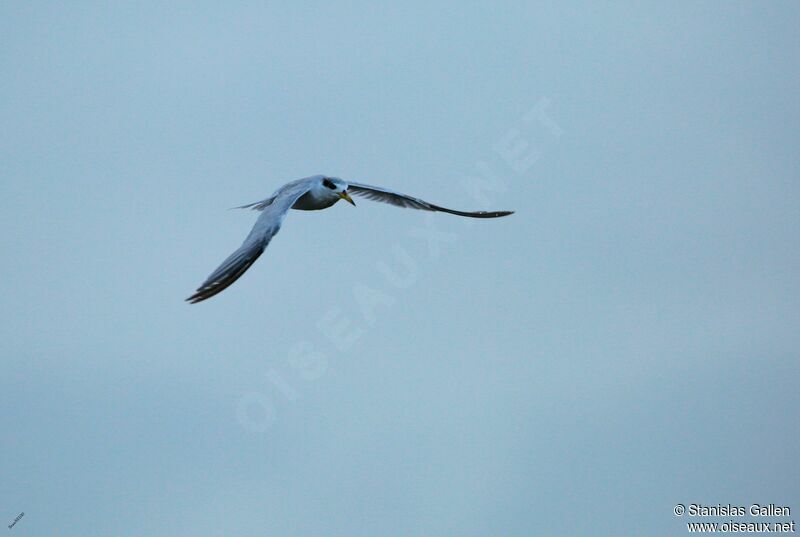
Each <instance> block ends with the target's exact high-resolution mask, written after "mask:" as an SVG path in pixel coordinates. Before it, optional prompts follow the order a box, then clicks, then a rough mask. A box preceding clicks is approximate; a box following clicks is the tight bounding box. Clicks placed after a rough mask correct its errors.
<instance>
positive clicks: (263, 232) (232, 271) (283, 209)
mask: <svg viewBox="0 0 800 537" xmlns="http://www.w3.org/2000/svg"><path fill="white" fill-rule="evenodd" d="M307 191H308V185H307V184H291V183H290V184H289V185H287V188H284V189H283V190H281V191H280V192H278V193H277V194H276V195H275V196H274V197H273V199H272V202H271V203H270V204H268V205H267V206H265V207H264V208H263V209H262V213H261V215H260V216H259V217H258V220H256V223H255V225H254V226H253V229H252V230H251V231H250V234H249V235H247V238H246V239H245V240H244V242H243V243H242V245H241V246H240V247H239V249H237V250H236V251H235V252H233V253H232V254H231V255H230V256H229V257H228V258H227V259H226V260H225V261H223V262H222V264H221V265H220V266H219V267H217V270H215V271H214V272H212V273H211V275H210V276H209V277H208V278H206V281H204V282H203V284H202V285H201V286H200V287H198V288H197V291H196V292H195V293H194V294H193V295H192V296H190V297H189V298H187V299H186V301H187V302H189V303H191V304H196V303H198V302H202V301H203V300H205V299H207V298H211V297H212V296H214V295H216V294H217V293H219V292H221V291H223V290H225V289H226V288H227V287H228V286H229V285H231V284H232V283H233V282H235V281H236V280H238V279H239V277H240V276H241V275H242V274H244V273H245V272H246V271H247V269H249V268H250V267H251V266H252V265H253V263H255V262H256V259H258V257H259V256H260V255H261V254H262V253H263V252H264V250H265V249H266V248H267V245H268V244H269V242H270V241H271V240H272V237H274V236H275V235H276V234H277V233H278V231H279V230H280V229H281V224H282V223H283V219H284V218H286V213H287V212H289V209H291V207H292V205H294V202H295V201H297V199H298V198H299V197H300V196H302V195H303V194H305V193H306V192H307Z"/></svg>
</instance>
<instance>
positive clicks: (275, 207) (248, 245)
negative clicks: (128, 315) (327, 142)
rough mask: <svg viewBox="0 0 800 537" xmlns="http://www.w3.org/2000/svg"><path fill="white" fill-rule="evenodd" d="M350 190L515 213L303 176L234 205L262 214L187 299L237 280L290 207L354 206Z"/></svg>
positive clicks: (398, 200)
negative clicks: (254, 199) (267, 194)
mask: <svg viewBox="0 0 800 537" xmlns="http://www.w3.org/2000/svg"><path fill="white" fill-rule="evenodd" d="M351 194H352V195H354V196H361V197H363V198H366V199H369V200H373V201H379V202H383V203H388V204H390V205H395V206H397V207H405V208H408V209H420V210H423V211H434V212H444V213H449V214H454V215H457V216H466V217H469V218H499V217H501V216H508V215H510V214H513V213H514V211H472V212H468V211H456V210H454V209H447V208H445V207H440V206H439V205H434V204H433V203H428V202H427V201H424V200H421V199H419V198H415V197H413V196H408V195H406V194H401V193H399V192H395V191H393V190H390V189H388V188H381V187H378V186H371V185H366V184H362V183H354V182H349V181H344V180H342V179H340V178H339V177H330V176H327V175H312V176H310V177H304V178H302V179H297V180H295V181H290V182H289V183H286V184H285V185H283V186H282V187H280V188H279V189H278V190H276V191H275V193H274V194H272V196H270V197H268V198H266V199H263V200H261V201H257V202H255V203H249V204H247V205H241V206H239V207H234V209H253V210H256V211H260V212H261V215H259V217H258V219H257V220H256V223H255V224H254V225H253V229H252V230H251V231H250V233H249V234H248V235H247V237H246V238H245V240H244V242H243V243H242V245H241V246H240V247H239V248H238V249H237V250H236V251H235V252H233V253H232V254H231V255H230V256H228V258H227V259H225V261H223V262H222V264H221V265H220V266H219V267H217V269H216V270H215V271H214V272H212V273H211V275H210V276H208V278H206V280H205V281H204V282H203V283H202V284H201V285H200V287H198V288H197V290H196V291H195V293H194V294H192V296H190V297H189V298H187V299H186V301H187V302H189V303H190V304H196V303H198V302H202V301H203V300H206V299H209V298H211V297H212V296H214V295H216V294H218V293H220V292H222V291H224V290H225V289H226V288H228V287H229V286H230V285H231V284H232V283H233V282H235V281H236V280H238V279H239V277H240V276H241V275H242V274H244V273H245V272H246V271H247V269H249V268H250V267H251V266H252V265H253V263H255V262H256V260H257V259H258V258H259V256H260V255H261V254H262V253H264V250H265V249H266V248H267V246H268V245H269V243H270V241H271V240H272V238H273V237H274V236H275V235H276V234H277V233H278V231H279V230H280V228H281V225H282V224H283V219H284V218H286V214H287V213H288V212H289V209H297V210H300V211H318V210H321V209H327V208H328V207H330V206H332V205H333V204H335V203H336V202H338V201H340V200H345V201H346V202H348V203H350V204H351V205H353V206H355V202H354V201H353V198H352V197H351Z"/></svg>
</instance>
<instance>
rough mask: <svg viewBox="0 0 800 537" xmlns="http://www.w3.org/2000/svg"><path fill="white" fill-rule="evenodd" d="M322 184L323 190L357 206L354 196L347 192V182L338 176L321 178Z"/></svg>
mask: <svg viewBox="0 0 800 537" xmlns="http://www.w3.org/2000/svg"><path fill="white" fill-rule="evenodd" d="M320 186H321V187H322V191H323V192H326V193H329V194H330V195H331V196H336V197H337V198H340V199H343V200H345V201H346V202H348V203H349V204H350V205H353V206H354V207H355V204H356V202H354V201H353V198H351V197H350V194H348V193H347V183H345V182H344V181H342V180H341V179H339V178H338V177H323V178H322V179H320ZM337 201H338V200H337Z"/></svg>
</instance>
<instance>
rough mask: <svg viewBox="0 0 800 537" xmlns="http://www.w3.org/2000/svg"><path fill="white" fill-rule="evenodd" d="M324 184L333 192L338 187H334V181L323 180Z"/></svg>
mask: <svg viewBox="0 0 800 537" xmlns="http://www.w3.org/2000/svg"><path fill="white" fill-rule="evenodd" d="M322 184H323V186H325V187H326V188H330V189H331V190H336V185H334V184H333V181H331V180H330V179H323V180H322Z"/></svg>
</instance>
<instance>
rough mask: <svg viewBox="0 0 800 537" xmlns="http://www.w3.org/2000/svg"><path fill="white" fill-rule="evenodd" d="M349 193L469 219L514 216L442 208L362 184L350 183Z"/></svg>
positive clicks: (499, 212) (507, 213)
mask: <svg viewBox="0 0 800 537" xmlns="http://www.w3.org/2000/svg"><path fill="white" fill-rule="evenodd" d="M347 191H348V192H349V193H350V194H353V195H356V196H361V197H362V198H367V199H369V200H373V201H380V202H382V203H388V204H390V205H395V206H397V207H404V208H408V209H420V210H423V211H439V212H444V213H450V214H455V215H458V216H467V217H469V218H498V217H500V216H508V215H510V214H514V211H456V210H455V209H448V208H446V207H440V206H439V205H434V204H433V203H429V202H427V201H425V200H421V199H419V198H415V197H413V196H409V195H407V194H400V193H399V192H393V191H391V190H389V189H386V188H381V187H378V186H372V185H365V184H361V183H348V188H347Z"/></svg>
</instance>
